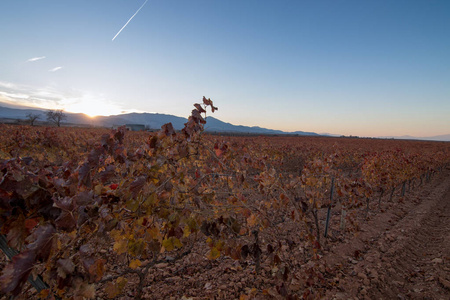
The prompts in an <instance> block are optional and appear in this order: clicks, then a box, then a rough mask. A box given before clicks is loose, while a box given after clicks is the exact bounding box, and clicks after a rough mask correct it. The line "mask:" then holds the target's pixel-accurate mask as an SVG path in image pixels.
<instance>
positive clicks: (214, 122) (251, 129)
mask: <svg viewBox="0 0 450 300" xmlns="http://www.w3.org/2000/svg"><path fill="white" fill-rule="evenodd" d="M29 114H35V115H39V119H38V121H40V122H42V121H45V120H46V115H45V114H46V110H41V109H35V108H14V107H6V106H0V119H4V120H5V119H9V120H10V121H13V120H26V119H27V115H29ZM64 114H65V115H66V117H67V118H66V119H65V120H64V122H63V123H69V124H76V125H89V126H101V127H114V126H121V125H126V124H139V125H144V126H145V127H146V128H148V129H159V128H161V126H162V125H164V124H166V123H172V125H173V127H174V128H175V129H176V130H180V129H182V128H183V127H184V124H185V123H186V122H187V119H186V118H182V117H177V116H174V115H167V114H159V113H127V114H121V115H112V116H97V117H95V118H91V117H89V116H87V115H85V114H81V113H67V112H64ZM206 120H207V123H206V125H205V130H206V131H208V132H218V133H231V134H290V135H308V136H319V134H317V133H315V132H305V131H295V132H284V131H281V130H274V129H267V128H262V127H258V126H243V125H233V124H231V123H226V122H223V121H221V120H219V119H217V118H214V117H210V116H208V117H207V119H206Z"/></svg>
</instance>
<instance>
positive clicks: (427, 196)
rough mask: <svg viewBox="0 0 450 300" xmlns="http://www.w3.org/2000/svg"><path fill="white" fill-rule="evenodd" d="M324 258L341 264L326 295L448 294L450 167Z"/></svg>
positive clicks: (397, 296)
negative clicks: (336, 281)
mask: <svg viewBox="0 0 450 300" xmlns="http://www.w3.org/2000/svg"><path fill="white" fill-rule="evenodd" d="M324 259H326V261H327V263H328V265H330V266H333V267H334V269H335V270H339V271H338V274H337V276H338V280H339V281H338V284H337V285H336V287H335V288H331V289H329V290H328V291H327V294H326V296H325V298H326V299H450V170H448V169H447V170H445V171H444V172H442V173H441V174H440V175H439V176H438V177H437V178H435V179H434V180H433V181H432V182H431V183H429V184H428V186H426V187H424V188H420V189H418V190H417V192H412V193H410V194H409V195H407V196H406V199H405V201H404V203H400V204H398V203H397V204H391V205H389V206H387V207H385V212H384V213H380V214H378V215H376V216H374V217H373V218H372V219H371V220H370V221H368V222H367V223H365V224H363V225H362V226H361V232H360V234H358V235H357V236H355V238H353V239H350V240H348V241H347V242H345V243H344V244H339V245H336V246H335V247H332V248H331V249H330V252H329V253H328V254H327V255H325V257H324Z"/></svg>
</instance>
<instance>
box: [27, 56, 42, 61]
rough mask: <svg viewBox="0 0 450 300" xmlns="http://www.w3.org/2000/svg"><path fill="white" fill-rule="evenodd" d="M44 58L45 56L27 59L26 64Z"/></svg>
mask: <svg viewBox="0 0 450 300" xmlns="http://www.w3.org/2000/svg"><path fill="white" fill-rule="evenodd" d="M44 58H45V56H39V57H32V58H30V59H28V60H27V62H33V61H37V60H41V59H44Z"/></svg>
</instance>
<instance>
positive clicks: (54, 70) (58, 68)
mask: <svg viewBox="0 0 450 300" xmlns="http://www.w3.org/2000/svg"><path fill="white" fill-rule="evenodd" d="M62 68H63V67H56V68H53V69H50V70H48V71H49V72H56V71H59V70H61V69H62Z"/></svg>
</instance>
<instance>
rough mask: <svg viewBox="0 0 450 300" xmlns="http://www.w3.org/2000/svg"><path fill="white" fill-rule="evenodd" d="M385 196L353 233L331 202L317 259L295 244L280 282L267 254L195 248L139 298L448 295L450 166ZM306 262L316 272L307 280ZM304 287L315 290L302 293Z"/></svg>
mask: <svg viewBox="0 0 450 300" xmlns="http://www.w3.org/2000/svg"><path fill="white" fill-rule="evenodd" d="M384 200H386V201H383V202H382V206H381V209H380V208H379V207H378V203H376V201H372V202H373V203H372V204H371V206H370V213H369V217H368V219H366V218H365V213H363V212H364V210H363V209H362V210H361V212H360V213H358V214H356V221H357V223H358V224H359V230H358V231H356V232H349V231H347V232H340V231H339V230H338V229H339V209H335V210H336V211H335V212H333V216H332V218H333V223H332V225H331V228H332V230H331V233H330V237H329V238H328V239H327V240H326V241H322V243H323V250H322V252H321V255H322V257H321V259H320V260H318V261H313V260H309V259H306V258H305V257H306V256H305V255H304V250H302V248H301V247H298V248H296V249H294V250H292V251H291V252H289V255H287V256H285V257H283V258H282V259H283V260H286V258H289V257H290V262H289V267H290V274H289V276H288V280H287V281H286V282H285V283H283V280H280V277H279V276H278V277H277V276H275V275H274V274H275V273H276V272H275V271H274V268H273V266H271V265H269V264H268V263H267V262H265V261H263V262H262V264H261V272H260V273H259V274H256V273H255V267H254V265H252V264H251V263H250V265H246V264H242V262H237V261H232V260H231V259H227V258H219V259H218V260H216V261H209V260H207V259H205V253H202V251H203V250H199V249H197V250H194V251H193V253H191V254H189V255H188V256H186V258H185V259H184V260H180V261H178V262H174V263H162V264H159V265H158V266H156V267H157V268H156V271H155V272H152V273H150V274H149V275H148V278H146V279H147V281H148V282H147V283H146V286H145V287H144V289H143V291H144V298H147V299H236V298H238V299H239V297H240V296H242V295H247V297H242V298H243V299H283V298H285V297H283V296H282V295H280V293H281V294H284V293H285V292H286V291H287V292H288V293H289V294H291V295H295V296H297V298H300V299H301V298H302V297H303V296H305V297H306V298H310V299H313V298H321V299H450V168H447V169H445V170H444V171H443V172H442V173H440V174H438V175H436V176H435V177H434V178H433V179H432V181H431V182H429V183H426V184H425V183H424V185H422V186H421V187H418V188H416V189H414V190H412V191H410V192H408V193H407V194H406V196H405V197H404V198H401V197H399V195H396V196H395V197H394V200H393V201H392V202H388V201H387V199H384ZM286 230H289V229H286ZM2 265H3V264H2ZM311 267H313V269H317V271H318V273H320V274H319V277H320V279H317V278H315V279H314V280H312V283H309V285H308V283H307V281H308V273H307V270H308V269H309V268H311ZM279 268H281V266H279ZM322 276H323V277H322ZM129 282H133V278H130V281H129ZM280 283H282V284H283V285H284V287H281V288H280ZM308 286H309V287H308ZM283 289H284V290H283ZM305 290H311V291H313V292H312V293H311V294H309V296H308V293H305ZM25 294H26V295H25ZM25 294H24V295H21V296H19V297H17V299H27V298H28V299H30V298H35V293H34V292H33V291H32V289H31V287H27V288H26V291H25ZM126 294H128V295H124V296H122V297H121V298H120V299H132V298H133V297H132V295H133V294H132V290H131V289H130V291H129V292H128V293H126ZM104 297H105V294H103V292H100V293H99V294H98V299H102V298H104ZM0 298H1V299H8V298H6V297H5V296H3V297H0Z"/></svg>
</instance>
